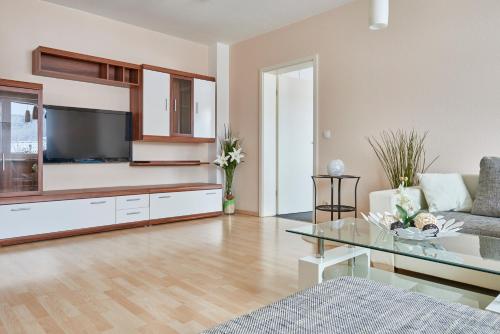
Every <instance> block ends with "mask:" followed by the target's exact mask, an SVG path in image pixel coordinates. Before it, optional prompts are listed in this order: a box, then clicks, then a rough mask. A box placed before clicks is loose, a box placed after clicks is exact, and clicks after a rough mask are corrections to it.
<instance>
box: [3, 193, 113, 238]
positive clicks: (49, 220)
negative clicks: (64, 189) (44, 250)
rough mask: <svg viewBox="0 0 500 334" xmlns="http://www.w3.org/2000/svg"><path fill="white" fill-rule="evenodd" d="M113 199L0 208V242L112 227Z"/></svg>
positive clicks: (105, 198)
mask: <svg viewBox="0 0 500 334" xmlns="http://www.w3.org/2000/svg"><path fill="white" fill-rule="evenodd" d="M115 211H116V207H115V198H114V197H104V198H93V199H80V200H69V201H54V202H43V203H28V204H15V205H2V206H0V217H2V219H1V220H0V239H6V238H15V237H22V236H28V235H36V234H43V233H51V232H60V231H68V230H76V229H81V228H88V227H96V226H104V225H112V224H114V223H115V214H116V212H115Z"/></svg>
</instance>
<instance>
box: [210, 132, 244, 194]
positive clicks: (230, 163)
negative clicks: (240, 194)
mask: <svg viewBox="0 0 500 334" xmlns="http://www.w3.org/2000/svg"><path fill="white" fill-rule="evenodd" d="M244 157H245V154H244V153H243V152H242V148H241V139H240V138H237V137H234V136H233V134H232V132H231V129H226V130H225V134H224V138H223V139H221V140H220V154H219V155H217V159H215V160H214V162H213V163H214V164H215V165H216V166H219V167H220V168H222V169H223V170H224V174H225V177H226V187H225V198H226V199H232V198H233V194H232V186H233V177H234V171H235V169H236V167H237V166H238V165H239V164H240V163H242V162H243V160H242V159H243V158H244Z"/></svg>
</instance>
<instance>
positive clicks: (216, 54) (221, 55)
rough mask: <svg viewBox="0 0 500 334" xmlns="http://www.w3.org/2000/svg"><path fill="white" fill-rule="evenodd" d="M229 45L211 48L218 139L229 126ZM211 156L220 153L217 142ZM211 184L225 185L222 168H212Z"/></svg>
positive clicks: (212, 145)
mask: <svg viewBox="0 0 500 334" xmlns="http://www.w3.org/2000/svg"><path fill="white" fill-rule="evenodd" d="M229 51H230V48H229V45H227V44H223V43H216V44H215V45H213V46H212V47H211V48H210V54H209V58H210V73H211V74H212V75H213V76H215V77H216V79H217V120H216V121H217V124H216V127H217V137H218V138H222V137H224V126H225V125H228V124H229V55H230V53H229ZM208 150H209V156H211V157H214V156H215V155H216V154H218V153H220V152H219V151H220V145H219V141H218V140H217V141H216V142H215V143H214V144H210V145H209V146H208ZM209 180H210V182H215V183H223V182H224V179H223V173H222V171H221V169H220V168H217V169H216V168H212V169H211V172H210V176H209Z"/></svg>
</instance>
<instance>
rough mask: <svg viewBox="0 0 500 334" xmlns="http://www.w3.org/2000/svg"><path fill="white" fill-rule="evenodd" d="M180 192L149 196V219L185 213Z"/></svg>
mask: <svg viewBox="0 0 500 334" xmlns="http://www.w3.org/2000/svg"><path fill="white" fill-rule="evenodd" d="M184 201H185V198H184V196H182V193H160V194H151V195H150V196H149V216H150V218H151V219H160V218H170V217H177V216H183V215H185V214H186V213H185V211H186V210H185V207H186V206H187V204H186V203H185V202H184Z"/></svg>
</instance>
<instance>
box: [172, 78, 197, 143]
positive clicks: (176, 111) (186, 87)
mask: <svg viewBox="0 0 500 334" xmlns="http://www.w3.org/2000/svg"><path fill="white" fill-rule="evenodd" d="M171 94H172V97H171V101H172V107H171V110H172V113H171V115H172V134H173V135H174V136H192V135H193V80H192V79H190V78H184V77H177V76H172V82H171Z"/></svg>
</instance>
